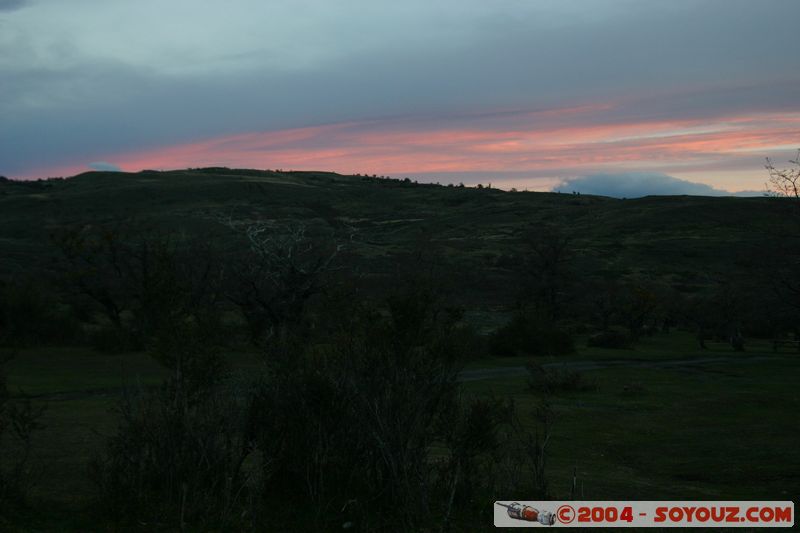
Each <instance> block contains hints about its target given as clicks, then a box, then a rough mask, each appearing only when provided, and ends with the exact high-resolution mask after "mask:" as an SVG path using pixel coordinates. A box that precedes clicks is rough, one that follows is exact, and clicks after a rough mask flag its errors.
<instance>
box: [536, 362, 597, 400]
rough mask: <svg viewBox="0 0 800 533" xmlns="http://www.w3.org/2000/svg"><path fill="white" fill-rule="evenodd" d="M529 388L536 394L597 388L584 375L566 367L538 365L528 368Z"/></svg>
mask: <svg viewBox="0 0 800 533" xmlns="http://www.w3.org/2000/svg"><path fill="white" fill-rule="evenodd" d="M526 368H527V370H528V387H529V388H530V389H531V390H533V391H535V392H543V393H545V394H554V393H558V392H582V391H587V390H592V389H595V388H597V385H596V384H595V383H594V382H592V381H589V380H587V379H586V378H585V377H584V375H583V374H582V373H581V372H579V371H577V370H574V369H571V368H568V367H566V366H564V365H560V366H553V367H545V366H542V365H538V364H536V363H530V364H528V365H527V366H526Z"/></svg>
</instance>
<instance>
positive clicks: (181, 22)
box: [0, 0, 800, 191]
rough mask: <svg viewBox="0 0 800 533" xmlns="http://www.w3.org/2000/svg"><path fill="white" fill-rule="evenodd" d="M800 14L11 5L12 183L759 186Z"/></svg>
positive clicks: (179, 3)
mask: <svg viewBox="0 0 800 533" xmlns="http://www.w3.org/2000/svg"><path fill="white" fill-rule="evenodd" d="M798 23H800V1H797V0H761V1H756V0H750V1H744V0H708V1H703V0H684V1H681V0H670V1H658V2H656V1H645V0H585V1H570V0H536V1H534V0H491V1H488V0H404V1H403V2H398V1H391V2H388V1H382V0H363V1H362V0H338V1H331V0H227V1H225V2H216V3H214V2H197V1H189V0H168V1H165V0H136V1H129V0H125V1H123V0H70V1H69V2H66V1H64V0H0V174H3V175H6V176H9V177H19V178H35V177H45V176H53V175H71V174H75V173H78V172H81V171H83V170H86V169H88V168H90V166H91V167H93V168H121V169H123V170H130V171H136V170H140V169H143V168H164V169H168V168H184V167H198V166H211V165H224V166H230V167H256V168H284V169H314V170H334V171H339V172H353V173H355V172H360V173H364V172H366V173H369V174H373V173H375V174H381V175H384V174H387V175H393V176H397V177H405V176H411V177H416V178H420V179H423V180H432V181H442V182H446V181H464V182H466V183H470V182H472V183H475V182H484V183H485V182H487V181H492V182H493V183H495V184H497V185H504V186H507V187H512V186H513V187H517V188H528V189H531V190H536V189H538V190H545V189H550V188H553V187H558V186H559V185H563V184H564V181H565V180H572V181H571V183H578V181H575V180H576V179H579V178H583V177H586V176H597V175H603V176H622V177H623V178H624V177H625V176H634V177H635V179H636V180H639V181H641V180H642V176H664V175H667V176H668V177H674V178H677V179H679V180H684V181H691V182H696V183H701V184H705V185H708V186H709V187H711V188H713V189H715V190H717V191H740V190H760V189H762V188H763V183H764V181H765V171H764V169H763V158H764V157H765V156H771V157H774V158H775V159H776V160H777V161H778V162H785V161H786V160H788V159H790V158H791V156H792V155H793V153H794V151H795V150H796V149H797V148H799V147H800V54H798V49H799V47H800V45H798V33H797V28H798ZM662 181H663V180H662ZM595 183H596V182H595Z"/></svg>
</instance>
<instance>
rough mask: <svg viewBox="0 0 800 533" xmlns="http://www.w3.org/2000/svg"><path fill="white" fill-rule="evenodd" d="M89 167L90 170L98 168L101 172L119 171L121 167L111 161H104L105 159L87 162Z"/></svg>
mask: <svg viewBox="0 0 800 533" xmlns="http://www.w3.org/2000/svg"><path fill="white" fill-rule="evenodd" d="M88 167H89V168H91V169H92V170H99V171H101V172H121V171H122V169H121V168H119V167H118V166H117V165H115V164H113V163H106V162H105V161H97V162H95V163H89V165H88Z"/></svg>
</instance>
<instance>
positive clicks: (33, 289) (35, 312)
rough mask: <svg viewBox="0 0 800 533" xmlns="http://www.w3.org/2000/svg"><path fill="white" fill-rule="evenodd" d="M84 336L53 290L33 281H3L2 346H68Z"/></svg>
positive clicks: (0, 300) (0, 304)
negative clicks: (51, 344)
mask: <svg viewBox="0 0 800 533" xmlns="http://www.w3.org/2000/svg"><path fill="white" fill-rule="evenodd" d="M80 336H81V333H80V324H79V323H78V321H77V319H76V318H75V317H74V316H73V315H72V314H71V313H70V310H69V309H67V308H65V307H64V306H63V305H61V303H60V302H59V301H58V299H57V298H55V296H54V293H53V291H52V289H51V288H50V287H48V286H47V285H45V284H44V283H42V282H37V281H34V280H31V279H21V278H17V279H12V280H9V281H8V282H6V283H4V282H2V281H0V343H2V344H6V345H13V346H27V345H33V344H47V343H58V344H67V343H72V342H75V341H77V340H78V339H79V338H80Z"/></svg>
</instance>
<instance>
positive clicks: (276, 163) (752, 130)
mask: <svg viewBox="0 0 800 533" xmlns="http://www.w3.org/2000/svg"><path fill="white" fill-rule="evenodd" d="M609 107H610V106H606V105H598V106H584V107H577V108H570V109H567V110H551V111H542V112H532V113H518V114H513V113H508V114H502V115H487V117H489V118H490V119H491V120H489V119H483V118H482V117H481V116H480V115H476V116H475V117H471V118H470V117H468V118H467V119H466V120H463V122H465V123H466V124H467V125H465V126H463V127H452V126H450V127H448V126H444V125H435V124H434V125H430V124H424V123H422V124H416V123H414V122H413V121H404V120H397V121H383V122H381V121H373V122H351V123H339V124H333V125H324V126H314V127H306V128H297V129H289V130H283V131H272V132H255V133H243V134H237V135H231V136H225V137H219V138H213V139H206V140H202V141H197V142H192V143H186V144H180V145H175V146H167V147H164V148H160V149H155V150H144V151H138V152H130V153H120V154H115V155H108V154H103V155H98V156H97V158H96V159H97V160H105V161H111V162H113V163H115V164H117V165H119V166H120V167H121V168H122V169H123V170H130V171H135V170H141V169H147V168H151V169H173V168H186V167H202V166H230V167H254V168H283V169H317V170H332V171H337V172H344V173H356V172H359V173H360V172H367V173H370V174H372V173H378V174H391V175H398V174H402V175H409V174H410V175H413V174H415V173H416V174H429V173H437V172H441V173H445V172H536V173H538V175H541V172H542V171H549V170H552V171H554V172H557V171H558V170H559V169H563V168H570V169H573V170H575V169H582V168H583V169H586V171H587V172H595V171H598V170H600V169H601V168H610V167H615V168H636V165H637V164H640V165H642V166H644V167H652V165H653V164H657V165H661V166H663V167H665V168H668V167H670V165H673V166H675V167H676V168H680V167H681V166H684V165H686V164H690V163H703V164H708V165H711V166H713V165H714V163H715V162H720V161H724V160H725V159H726V158H733V157H739V156H741V154H742V153H747V152H753V153H757V154H760V155H769V154H770V153H772V152H774V151H775V150H778V149H779V148H781V147H785V145H786V143H787V142H790V141H794V142H797V139H800V113H790V114H781V115H778V114H771V113H762V114H749V115H739V116H730V117H721V118H717V119H715V120H711V121H709V120H658V121H652V120H651V121H647V120H644V121H631V122H622V123H614V122H611V121H607V122H605V123H603V122H600V123H592V121H595V122H597V119H596V117H595V116H594V114H595V113H597V112H598V111H602V110H605V109H608V108H609ZM498 116H499V117H500V118H499V119H498ZM504 119H505V120H507V122H508V123H509V124H508V125H507V126H506V127H503V120H504ZM582 119H583V120H582ZM498 122H499V124H498ZM582 122H583V123H582ZM511 123H513V124H511ZM51 170H52V169H51ZM61 170H62V174H63V173H64V172H63V171H64V170H69V171H70V172H75V171H76V170H78V171H79V170H80V169H76V168H75V167H64V168H62V169H61ZM39 175H42V174H41V173H39ZM50 175H52V174H50ZM758 179H761V178H760V177H759V178H758ZM713 185H717V186H720V185H721V186H723V187H724V184H719V183H716V184H713Z"/></svg>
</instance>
